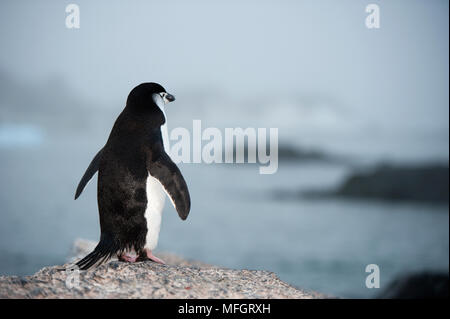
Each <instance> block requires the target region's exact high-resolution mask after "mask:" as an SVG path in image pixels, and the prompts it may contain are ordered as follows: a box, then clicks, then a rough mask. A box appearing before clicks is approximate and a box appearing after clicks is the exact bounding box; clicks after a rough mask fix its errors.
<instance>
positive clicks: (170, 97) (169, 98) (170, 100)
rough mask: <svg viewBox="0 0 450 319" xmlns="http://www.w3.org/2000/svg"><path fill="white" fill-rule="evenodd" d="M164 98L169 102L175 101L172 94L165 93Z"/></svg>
mask: <svg viewBox="0 0 450 319" xmlns="http://www.w3.org/2000/svg"><path fill="white" fill-rule="evenodd" d="M166 99H167V101H169V102H173V101H175V96H173V95H172V94H169V93H167V95H166Z"/></svg>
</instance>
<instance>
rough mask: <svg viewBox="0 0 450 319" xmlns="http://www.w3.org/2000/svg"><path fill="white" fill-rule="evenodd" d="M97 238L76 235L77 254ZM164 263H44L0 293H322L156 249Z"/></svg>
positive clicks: (0, 281) (1, 286) (11, 279)
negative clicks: (83, 267)
mask: <svg viewBox="0 0 450 319" xmlns="http://www.w3.org/2000/svg"><path fill="white" fill-rule="evenodd" d="M93 246H95V243H93V242H89V241H84V240H77V241H76V242H75V244H74V248H73V255H74V256H75V258H79V257H81V256H83V255H85V254H86V253H87V252H89V251H90V250H91V249H92V248H93ZM158 256H159V257H161V258H162V259H164V260H165V262H166V263H167V264H166V265H160V264H156V263H153V262H150V261H146V262H138V263H134V264H130V263H125V262H120V261H117V260H112V261H110V262H108V263H106V264H104V265H101V266H99V267H98V268H96V269H92V270H89V271H70V270H66V268H69V266H70V263H67V264H65V265H63V266H53V267H45V268H43V269H41V270H40V271H39V272H37V273H36V274H34V275H33V276H26V277H17V276H1V277H0V298H321V297H323V296H322V295H320V294H317V293H314V292H306V291H302V290H299V289H296V288H294V287H292V286H290V285H288V284H286V283H284V282H283V281H281V280H280V279H279V278H278V277H277V276H276V275H275V274H273V273H271V272H268V271H260V270H232V269H224V268H218V267H215V266H211V265H207V264H204V263H200V262H194V261H189V260H184V259H182V258H180V257H177V256H175V255H172V254H164V253H158Z"/></svg>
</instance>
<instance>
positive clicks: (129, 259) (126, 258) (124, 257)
mask: <svg viewBox="0 0 450 319" xmlns="http://www.w3.org/2000/svg"><path fill="white" fill-rule="evenodd" d="M119 260H120V261H126V262H129V263H134V262H136V260H137V256H131V255H127V254H123V255H120V256H119Z"/></svg>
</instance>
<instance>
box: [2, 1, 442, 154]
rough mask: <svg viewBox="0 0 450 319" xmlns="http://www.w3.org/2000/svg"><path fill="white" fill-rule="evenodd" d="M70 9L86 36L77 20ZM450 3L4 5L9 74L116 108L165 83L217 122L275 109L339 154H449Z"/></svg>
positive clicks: (270, 114)
mask: <svg viewBox="0 0 450 319" xmlns="http://www.w3.org/2000/svg"><path fill="white" fill-rule="evenodd" d="M69 3H76V4H78V5H79V7H80V29H67V28H66V26H65V18H66V15H67V14H66V13H65V7H66V5H68V4H69ZM369 3H376V4H378V5H379V6H380V29H368V28H367V27H366V26H365V19H366V16H367V15H368V14H367V13H366V12H365V8H366V6H367V5H368V4H369ZM448 9H449V8H448V1H437V0H436V1H409V0H408V1H359V0H354V1H324V0H321V1H245V2H242V1H227V2H223V3H221V4H217V3H211V2H209V1H189V2H186V1H164V2H162V1H160V2H152V1H127V2H124V1H95V2H93V1H24V0H19V1H2V2H1V4H0V43H1V46H2V50H0V70H1V71H3V72H8V73H9V74H11V75H12V76H13V77H14V78H17V79H19V80H20V81H23V82H25V83H40V82H43V81H48V80H49V79H51V80H52V81H53V82H52V83H57V82H62V83H64V84H65V85H66V86H68V87H69V88H70V89H71V90H72V91H73V92H74V94H77V95H79V96H82V97H83V98H86V99H89V100H91V101H94V102H95V104H94V105H98V106H101V107H106V108H108V107H111V106H112V105H117V103H124V101H125V99H126V96H127V94H128V92H129V91H130V90H131V89H132V88H133V87H134V86H135V85H137V84H139V83H141V82H148V81H155V82H159V83H161V84H163V85H164V86H165V87H166V88H167V90H168V91H170V92H172V93H174V94H175V95H177V96H178V95H181V97H186V100H187V99H188V97H189V98H190V99H191V100H194V101H195V99H198V100H199V101H202V102H201V103H203V104H205V103H206V104H208V105H211V109H212V110H213V111H211V110H209V112H210V113H209V114H210V115H211V119H213V120H214V118H223V117H222V114H224V115H225V116H226V115H227V114H229V113H230V112H229V111H228V109H233V108H234V109H236V108H238V109H237V110H235V111H233V112H232V113H231V114H232V115H233V116H232V117H231V118H228V119H227V121H228V122H227V123H226V124H227V125H232V124H233V118H238V119H239V120H242V118H244V119H249V123H251V119H252V117H253V116H254V114H256V113H258V112H262V114H265V115H267V116H265V117H264V116H263V117H262V119H261V121H259V122H258V124H259V125H264V124H267V125H266V126H269V125H279V126H281V127H282V126H283V125H286V128H287V129H286V132H288V131H290V132H294V133H292V134H291V135H290V137H289V138H290V139H295V138H296V136H298V135H303V136H317V138H318V137H319V136H321V135H324V137H322V138H321V139H320V141H317V143H322V144H323V145H325V147H333V146H334V145H336V144H343V143H345V141H347V140H349V139H351V136H354V135H358V134H366V135H367V137H368V138H369V137H370V138H371V139H378V140H379V144H383V143H390V142H392V140H393V139H394V140H395V141H396V142H395V143H396V145H401V144H402V143H409V144H410V145H411V146H410V147H408V149H409V150H412V149H413V148H415V150H414V151H408V150H405V154H404V155H405V156H409V155H408V154H410V155H411V156H412V154H416V155H418V154H420V153H427V152H428V153H430V154H432V156H438V157H444V158H448V115H449V96H448V86H449V80H448V79H449V74H448V72H449V71H448V70H449V62H448V56H449V45H448V36H449V34H448ZM220 99H222V100H224V101H227V102H221V101H219V100H220ZM205 100H206V102H205ZM179 101H183V99H181V100H179ZM199 104H200V102H199ZM230 104H232V105H230ZM219 108H226V109H225V110H224V109H221V110H220V109H219ZM239 108H242V113H240V112H239ZM311 109H312V110H313V111H311ZM324 110H325V111H324ZM274 117H275V118H278V119H279V121H278V122H274V121H273V118H274ZM239 120H237V121H236V122H240V121H239ZM243 122H244V123H245V121H243ZM316 123H317V125H316ZM311 125H312V126H313V127H312V129H311V130H305V131H302V130H296V129H295V128H296V127H303V128H307V127H308V126H311ZM330 127H333V128H334V127H336V130H334V129H333V130H330ZM349 128H350V129H349ZM341 133H342V134H343V137H342V139H341V140H339V141H333V136H339V135H340V134H341ZM286 134H287V135H289V132H288V133H286ZM308 141H310V142H311V144H314V143H316V142H315V138H313V137H310V138H304V142H305V143H308ZM327 141H328V144H327ZM350 142H351V141H350ZM350 142H349V143H350ZM357 143H358V144H359V145H361V142H360V141H358V142H357ZM422 148H423V149H422ZM360 151H361V150H360ZM377 152H384V153H386V154H389V152H390V148H385V149H380V150H377Z"/></svg>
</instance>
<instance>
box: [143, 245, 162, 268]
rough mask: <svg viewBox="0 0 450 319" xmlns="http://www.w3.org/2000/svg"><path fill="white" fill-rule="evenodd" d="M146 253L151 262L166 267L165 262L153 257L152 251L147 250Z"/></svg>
mask: <svg viewBox="0 0 450 319" xmlns="http://www.w3.org/2000/svg"><path fill="white" fill-rule="evenodd" d="M145 253H146V255H147V256H146V257H147V259H150V260H151V261H154V262H155V263H158V264H162V265H165V264H166V263H165V262H164V260H162V259H159V258H158V257H156V256H155V255H153V253H152V251H151V250H150V249H147V248H146V249H145Z"/></svg>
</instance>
